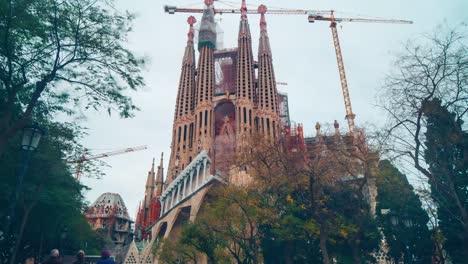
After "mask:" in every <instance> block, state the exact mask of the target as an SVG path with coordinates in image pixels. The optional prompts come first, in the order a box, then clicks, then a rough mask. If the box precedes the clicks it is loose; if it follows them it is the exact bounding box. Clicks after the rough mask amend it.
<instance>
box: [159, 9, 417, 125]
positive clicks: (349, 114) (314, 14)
mask: <svg viewBox="0 0 468 264" xmlns="http://www.w3.org/2000/svg"><path fill="white" fill-rule="evenodd" d="M205 4H206V5H211V4H213V0H205ZM164 10H165V12H166V13H169V14H175V13H203V9H202V8H177V7H176V6H168V5H166V6H165V7H164ZM214 12H215V14H239V13H240V12H241V10H240V9H216V8H215V9H214ZM266 12H267V8H266V7H265V6H264V5H261V6H259V8H258V9H257V10H247V13H248V14H262V13H263V14H265V13H266ZM268 13H269V14H274V15H307V16H308V19H309V22H310V23H313V22H315V21H330V23H331V24H330V28H331V31H332V37H333V44H334V46H335V53H336V60H337V63H338V71H339V74H340V82H341V89H342V92H343V98H344V103H345V110H346V120H347V121H348V127H349V133H350V134H353V132H354V118H355V117H356V115H355V114H354V113H353V109H352V106H351V97H350V95H349V88H348V81H347V80H346V74H345V67H344V63H343V56H342V53H341V47H340V41H339V38H338V31H337V29H336V24H337V23H341V22H366V23H392V24H412V23H413V22H412V21H409V20H396V19H371V18H351V17H335V14H334V13H335V11H334V10H303V9H275V10H268Z"/></svg>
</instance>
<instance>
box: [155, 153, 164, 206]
mask: <svg viewBox="0 0 468 264" xmlns="http://www.w3.org/2000/svg"><path fill="white" fill-rule="evenodd" d="M163 155H164V153H161V160H160V161H159V166H158V173H157V175H156V185H155V190H154V195H155V197H158V196H161V194H162V192H163V189H164V167H163V162H164V157H163Z"/></svg>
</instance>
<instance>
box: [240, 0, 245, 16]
mask: <svg viewBox="0 0 468 264" xmlns="http://www.w3.org/2000/svg"><path fill="white" fill-rule="evenodd" d="M240 11H241V18H242V19H246V18H247V4H246V3H245V0H242V6H241V9H240Z"/></svg>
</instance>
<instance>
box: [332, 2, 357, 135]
mask: <svg viewBox="0 0 468 264" xmlns="http://www.w3.org/2000/svg"><path fill="white" fill-rule="evenodd" d="M331 17H332V22H331V24H330V28H331V31H332V36H333V44H334V46H335V53H336V61H337V64H338V72H339V73H340V83H341V90H342V92H343V98H344V104H345V110H346V120H347V121H348V128H349V133H350V134H351V135H352V134H353V132H354V118H355V117H356V115H355V114H354V113H353V108H352V106H351V97H350V96H349V89H348V81H347V80H346V73H345V67H344V63H343V56H342V54H341V46H340V39H339V38H338V30H336V21H334V19H333V18H334V15H333V11H332V12H331Z"/></svg>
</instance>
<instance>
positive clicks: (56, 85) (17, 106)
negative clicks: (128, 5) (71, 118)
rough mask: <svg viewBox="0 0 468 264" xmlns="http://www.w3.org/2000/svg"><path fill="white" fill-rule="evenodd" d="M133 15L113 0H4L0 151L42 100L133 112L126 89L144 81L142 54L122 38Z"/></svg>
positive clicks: (52, 107) (54, 105)
mask: <svg viewBox="0 0 468 264" xmlns="http://www.w3.org/2000/svg"><path fill="white" fill-rule="evenodd" d="M132 19H133V16H132V15H131V14H128V13H121V12H118V11H116V10H115V9H114V8H113V6H112V0H111V1H107V0H97V1H96V0H34V1H26V0H15V1H12V0H7V1H2V2H1V3H0V113H1V116H0V117H1V118H0V156H1V155H2V154H3V153H4V152H5V149H6V145H7V142H8V140H10V139H11V138H12V137H13V136H14V135H15V134H16V133H17V132H18V131H19V130H20V129H21V128H23V127H24V126H25V125H26V124H27V122H28V121H29V120H30V119H31V116H32V114H33V111H34V110H35V109H36V108H37V107H38V106H41V108H42V109H41V111H46V112H48V113H51V114H57V113H67V114H72V113H73V112H74V110H75V109H76V108H77V107H83V108H86V109H87V108H89V107H91V108H94V109H96V110H97V109H105V110H107V111H108V112H109V113H111V112H112V111H116V112H118V113H119V114H120V115H121V116H123V117H130V116H132V114H133V113H134V111H135V110H136V109H137V107H136V106H135V105H134V104H133V103H132V101H131V99H130V97H129V96H128V94H127V90H129V89H133V90H136V89H138V88H139V87H141V86H142V85H143V84H144V82H143V78H142V76H141V75H140V70H141V66H142V64H143V60H142V59H140V58H138V57H136V56H135V55H134V54H133V53H132V52H131V51H129V50H128V49H127V48H126V46H125V42H126V37H127V34H128V32H129V31H130V30H131V21H132ZM51 116H52V115H51Z"/></svg>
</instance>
